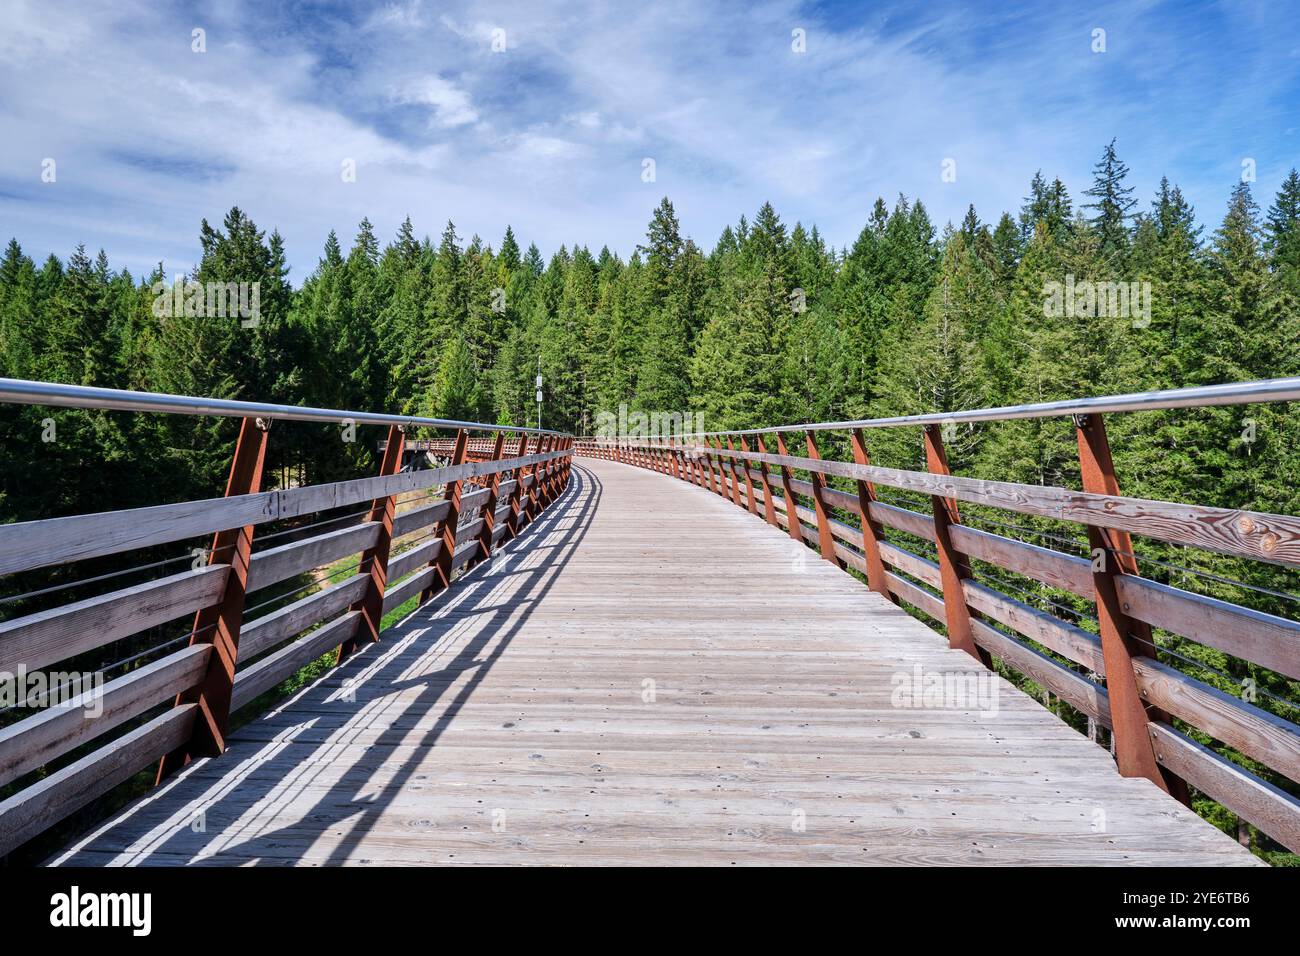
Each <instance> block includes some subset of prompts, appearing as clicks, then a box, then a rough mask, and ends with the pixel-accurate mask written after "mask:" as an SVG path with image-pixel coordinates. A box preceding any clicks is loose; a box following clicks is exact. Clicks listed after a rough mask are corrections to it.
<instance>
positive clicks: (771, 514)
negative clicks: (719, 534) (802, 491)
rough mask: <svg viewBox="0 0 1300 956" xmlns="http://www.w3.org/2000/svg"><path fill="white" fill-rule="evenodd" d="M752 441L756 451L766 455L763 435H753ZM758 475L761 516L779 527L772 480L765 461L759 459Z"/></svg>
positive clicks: (773, 525)
mask: <svg viewBox="0 0 1300 956" xmlns="http://www.w3.org/2000/svg"><path fill="white" fill-rule="evenodd" d="M754 441H755V443H756V445H757V446H758V453H759V454H760V455H766V454H767V445H765V444H763V436H762V435H757V436H755V438H754ZM758 476H759V477H758V482H759V484H760V485H762V486H763V517H764V518H766V519H767V523H768V524H770V525H771V526H772V527H774V528H779V527H781V523H780V522H779V521H777V520H776V504H775V502H773V501H772V482H771V480H770V475H769V473H768V470H767V462H765V461H760V462H759V463H758Z"/></svg>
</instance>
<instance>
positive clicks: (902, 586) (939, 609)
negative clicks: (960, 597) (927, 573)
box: [885, 571, 944, 624]
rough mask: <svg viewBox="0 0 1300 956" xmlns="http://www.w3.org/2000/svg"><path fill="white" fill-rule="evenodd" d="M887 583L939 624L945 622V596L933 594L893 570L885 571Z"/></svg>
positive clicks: (893, 591)
mask: <svg viewBox="0 0 1300 956" xmlns="http://www.w3.org/2000/svg"><path fill="white" fill-rule="evenodd" d="M885 583H886V585H887V586H888V587H889V590H890V592H891V593H893V594H895V595H896V596H897V597H898V598H900V599H901V600H903V601H906V602H907V603H908V604H910V605H912V606H913V607H915V608H917V609H918V610H921V611H924V612H925V613H926V614H928V615H929V616H930V617H932V618H934V620H935V621H936V622H938V623H939V624H943V622H944V616H943V598H941V597H939V596H938V595H935V594H931V593H930V592H929V591H927V590H926V589H925V588H923V587H921V586H920V585H919V584H913V583H912V582H911V581H909V580H907V579H906V578H903V577H900V576H898V575H897V574H895V573H894V572H893V571H886V572H885Z"/></svg>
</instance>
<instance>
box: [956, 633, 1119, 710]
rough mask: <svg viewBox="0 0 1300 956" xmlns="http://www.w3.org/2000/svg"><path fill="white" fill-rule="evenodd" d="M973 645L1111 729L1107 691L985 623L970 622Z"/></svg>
mask: <svg viewBox="0 0 1300 956" xmlns="http://www.w3.org/2000/svg"><path fill="white" fill-rule="evenodd" d="M971 630H972V632H973V633H974V635H975V640H976V642H978V643H979V645H980V646H981V647H983V648H985V649H986V650H987V651H988V652H989V653H990V654H992V655H993V656H995V657H1000V658H1001V659H1002V660H1003V661H1005V662H1006V663H1007V664H1009V665H1010V666H1011V667H1013V668H1015V669H1016V670H1018V671H1020V673H1022V674H1024V675H1025V676H1026V677H1028V678H1029V679H1030V680H1033V681H1035V682H1036V683H1039V684H1041V685H1042V686H1044V687H1046V688H1047V689H1048V690H1050V691H1051V692H1052V693H1053V694H1055V695H1056V696H1057V697H1059V698H1061V699H1062V700H1063V701H1065V702H1066V703H1067V704H1069V705H1070V706H1071V707H1073V708H1075V709H1076V710H1080V711H1082V712H1083V713H1085V714H1087V715H1088V716H1089V717H1092V718H1093V719H1094V720H1096V721H1097V722H1098V723H1100V724H1101V725H1102V726H1104V727H1109V726H1110V698H1109V697H1108V696H1107V694H1106V689H1105V688H1104V687H1102V686H1101V685H1100V684H1094V683H1093V682H1092V681H1090V680H1088V679H1087V678H1086V677H1082V676H1080V675H1079V674H1076V673H1074V671H1071V670H1068V669H1067V668H1064V667H1062V666H1061V665H1060V664H1058V663H1056V661H1054V660H1052V659H1051V658H1050V657H1048V656H1047V655H1046V654H1043V653H1041V652H1039V651H1036V650H1034V649H1033V648H1032V647H1030V646H1029V645H1027V644H1024V643H1022V642H1020V641H1018V640H1016V639H1015V638H1014V637H1011V636H1010V635H1009V634H1003V633H1002V632H1001V631H999V630H998V629H997V628H995V627H993V626H991V625H989V624H987V623H985V622H984V621H978V620H973V621H971Z"/></svg>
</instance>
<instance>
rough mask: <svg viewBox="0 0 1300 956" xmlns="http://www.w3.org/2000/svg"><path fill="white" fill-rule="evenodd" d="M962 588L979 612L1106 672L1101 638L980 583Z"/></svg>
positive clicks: (964, 583)
mask: <svg viewBox="0 0 1300 956" xmlns="http://www.w3.org/2000/svg"><path fill="white" fill-rule="evenodd" d="M962 586H963V588H964V589H965V591H966V603H967V604H969V605H970V606H971V607H973V608H975V610H977V611H979V612H980V613H982V614H987V615H988V616H989V617H990V618H992V619H993V620H995V621H997V622H998V623H999V624H1005V625H1006V626H1007V627H1009V628H1012V629H1013V630H1016V631H1019V632H1020V633H1021V634H1023V635H1025V637H1028V638H1030V639H1031V640H1033V641H1036V642H1038V643H1039V644H1042V645H1043V646H1044V647H1047V648H1050V649H1051V650H1053V651H1055V652H1056V653H1058V654H1060V655H1061V656H1062V657H1065V658H1068V659H1069V660H1072V661H1074V662H1075V663H1076V664H1082V665H1084V666H1085V667H1087V668H1088V669H1089V670H1091V671H1093V672H1094V673H1096V674H1099V675H1104V674H1105V673H1106V668H1105V664H1104V662H1103V661H1102V656H1101V642H1100V641H1099V640H1098V638H1097V635H1095V634H1090V633H1088V632H1087V631H1085V630H1083V629H1082V628H1079V627H1075V626H1074V625H1072V624H1068V623H1066V622H1065V621H1062V620H1061V619H1060V618H1058V617H1054V616H1052V615H1051V614H1048V613H1047V612H1046V611H1041V610H1039V609H1038V608H1036V607H1031V606H1030V605H1028V604H1025V603H1024V602H1022V601H1017V600H1015V599H1014V598H1010V597H1008V596H1007V595H1005V594H1003V593H1001V592H1000V591H995V590H993V589H992V588H989V587H985V586H984V585H983V584H980V583H979V582H977V581H963V582H962Z"/></svg>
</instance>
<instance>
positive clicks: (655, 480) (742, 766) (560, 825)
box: [55, 459, 1256, 865]
mask: <svg viewBox="0 0 1300 956" xmlns="http://www.w3.org/2000/svg"><path fill="white" fill-rule="evenodd" d="M573 478H574V480H573V482H572V483H571V485H570V487H569V489H568V491H567V493H566V495H565V498H564V499H563V500H562V501H560V502H558V503H557V504H556V505H555V506H554V507H553V508H551V509H549V510H548V511H547V512H545V513H544V514H543V516H542V517H541V518H540V519H539V520H538V522H537V523H536V524H535V525H534V526H532V527H530V528H529V529H528V531H527V532H526V533H525V534H524V535H522V536H521V537H520V538H519V539H517V540H516V541H515V542H513V543H512V544H511V545H510V546H509V547H507V548H506V549H504V551H502V552H500V553H499V554H498V557H497V558H496V559H495V560H494V561H493V562H492V563H491V564H490V565H483V566H481V567H479V568H477V569H475V570H474V571H473V572H471V574H470V575H469V576H468V577H466V578H465V579H464V580H463V581H462V582H461V583H460V584H459V585H458V586H457V587H456V588H454V589H453V590H452V591H451V592H450V593H446V594H444V595H442V596H440V597H439V598H438V599H437V600H436V601H435V602H433V603H432V604H431V605H430V606H428V607H426V608H423V609H421V610H420V611H418V612H417V613H416V614H414V615H413V616H412V617H410V618H408V619H407V620H406V621H404V622H403V623H402V624H400V625H399V626H398V627H396V628H395V629H393V630H390V631H388V632H387V633H386V634H385V639H384V641H383V642H382V643H381V644H379V645H375V646H372V647H370V648H368V649H367V650H366V651H365V652H363V653H361V654H359V655H357V656H356V657H355V658H353V659H352V660H351V661H350V662H348V663H347V664H345V665H344V666H343V667H341V668H339V669H337V670H334V671H331V672H330V673H329V674H328V675H327V676H326V677H325V678H323V679H322V680H320V681H319V682H317V683H316V684H314V685H312V686H310V687H308V688H306V689H304V690H303V691H302V692H300V693H299V694H297V695H296V696H295V697H294V698H292V699H291V700H289V701H288V702H286V703H285V704H284V705H283V706H281V707H280V708H278V709H277V710H275V711H273V712H271V713H269V714H267V715H266V716H264V717H261V718H259V719H257V720H255V721H253V722H252V723H250V724H247V725H245V726H244V727H243V728H242V729H241V730H240V731H239V732H238V733H237V734H236V735H235V736H234V739H233V743H232V746H231V748H230V750H229V751H228V752H227V753H226V754H225V755H224V756H222V757H221V758H219V759H214V760H204V761H200V762H198V763H196V764H195V765H193V766H192V767H190V768H189V769H188V770H186V771H185V772H183V773H181V774H180V775H178V776H177V777H176V778H175V779H173V780H172V781H171V782H169V783H168V784H166V785H165V786H164V787H162V788H160V789H159V790H157V791H155V792H153V793H151V794H150V795H149V796H147V797H146V798H144V799H142V800H139V801H137V802H136V803H134V804H132V805H130V806H128V807H127V808H125V809H124V810H123V811H122V812H121V813H119V814H118V815H117V816H116V817H114V818H113V819H111V820H110V821H109V822H107V823H106V824H104V825H102V826H100V827H99V828H98V829H96V830H95V831H93V832H92V833H91V834H89V835H88V836H87V837H85V838H84V839H82V840H80V841H79V842H77V843H76V844H74V845H73V846H72V847H70V848H69V850H68V851H66V852H65V853H63V854H61V855H60V856H59V857H58V858H57V860H56V861H55V862H58V863H65V864H67V863H71V864H80V865H98V864H171V865H176V864H189V863H204V864H230V865H235V864H252V863H258V864H300V865H321V864H330V863H351V864H429V863H471V864H474V863H477V864H502V863H554V864H582V863H626V864H673V863H705V864H721V865H727V864H741V865H743V864H791V863H831V864H839V863H849V864H858V863H885V864H895V863H922V864H923V863H930V864H969V863H985V864H1178V865H1195V864H1212V865H1234V864H1239V865H1250V864H1252V863H1255V862H1256V861H1255V858H1254V857H1252V856H1251V855H1250V854H1249V853H1247V852H1246V851H1245V850H1244V849H1242V848H1241V847H1239V846H1238V845H1237V844H1236V843H1235V842H1234V841H1233V840H1231V839H1230V838H1228V837H1226V836H1225V835H1224V834H1222V833H1220V832H1219V831H1218V830H1215V829H1214V828H1213V827H1211V826H1210V825H1209V824H1207V823H1205V822H1204V821H1202V820H1201V819H1199V818H1198V817H1197V816H1196V815H1195V814H1193V813H1191V812H1190V811H1188V810H1185V809H1183V808H1182V807H1181V806H1179V805H1178V804H1177V803H1176V802H1174V801H1173V800H1172V799H1170V798H1169V797H1167V796H1165V795H1164V794H1163V793H1161V792H1160V791H1159V790H1157V789H1156V788H1155V787H1154V786H1153V785H1152V784H1150V783H1148V782H1146V781H1144V780H1138V779H1123V778H1121V777H1119V776H1118V774H1117V773H1116V772H1115V769H1114V764H1113V762H1112V761H1111V760H1110V758H1109V757H1108V756H1107V754H1105V753H1104V752H1103V751H1102V750H1101V749H1099V748H1098V747H1097V746H1095V745H1094V744H1092V743H1090V742H1089V741H1088V740H1086V739H1085V738H1084V737H1082V736H1080V735H1079V734H1077V733H1075V732H1074V731H1072V730H1070V729H1069V728H1068V727H1066V726H1065V725H1064V724H1062V723H1061V722H1060V721H1059V720H1057V718H1055V717H1054V716H1052V715H1051V714H1049V713H1048V712H1047V711H1045V710H1044V709H1043V708H1042V707H1041V706H1040V705H1039V704H1038V703H1036V702H1035V701H1033V700H1031V699H1029V698H1028V697H1026V696H1024V695H1023V694H1021V693H1019V692H1018V691H1016V690H1015V689H1014V688H1013V687H1012V686H1011V685H1010V684H1008V683H1006V682H1002V681H999V682H998V687H999V696H998V709H997V713H996V715H995V716H988V715H981V714H980V713H978V712H976V711H975V710H958V709H903V708H897V707H894V706H892V704H891V694H892V693H893V690H894V679H895V676H896V675H900V674H902V675H911V674H913V673H914V669H915V668H916V667H917V666H918V665H919V666H920V667H921V668H923V670H924V672H926V673H935V672H943V673H969V672H970V671H971V669H972V666H973V665H972V662H971V660H970V658H969V657H967V656H966V655H964V654H961V653H959V652H956V651H951V650H949V649H948V648H947V646H946V642H945V641H944V639H943V638H941V637H940V636H938V635H937V634H935V633H934V632H933V631H931V630H930V629H928V628H927V627H925V626H924V625H923V624H921V623H920V622H918V621H916V620H914V619H912V618H910V617H909V616H907V615H906V614H905V613H904V612H902V611H901V610H899V609H898V608H896V607H895V606H894V605H892V604H890V603H888V602H887V601H885V600H884V599H883V598H881V597H879V596H878V595H875V594H873V593H871V592H869V591H868V590H867V589H866V588H865V587H864V586H863V585H861V584H860V583H858V582H857V581H855V580H854V579H852V578H851V577H850V576H849V575H847V574H844V573H842V572H840V571H838V570H836V569H834V568H833V567H831V566H830V565H829V564H827V563H826V562H823V561H821V560H820V559H818V558H817V556H816V555H815V554H814V553H813V552H811V551H809V550H807V549H803V548H801V547H799V546H797V545H795V544H794V543H793V542H792V541H791V540H790V539H789V538H788V537H787V536H785V535H784V534H783V533H781V532H779V531H778V530H776V529H773V528H772V527H770V526H768V525H766V524H765V523H763V522H761V521H758V520H755V519H754V518H752V517H751V516H749V515H748V514H747V513H746V512H744V511H743V510H741V509H738V508H736V507H735V506H734V505H732V504H730V503H728V502H725V501H723V500H722V499H720V498H719V497H717V496H716V495H713V494H711V493H709V492H707V491H705V490H703V489H701V488H698V487H693V486H690V485H687V484H685V483H682V482H677V481H672V480H670V479H668V478H665V477H663V476H659V475H655V474H652V473H650V472H647V471H643V470H640V469H636V468H632V467H629V466H626V465H620V464H615V463H612V462H608V461H594V460H590V459H581V460H579V462H578V464H577V465H576V466H575V468H574V476H573ZM649 681H653V685H651V684H649V683H647V682H649ZM651 687H653V700H647V699H646V698H647V697H649V696H650V695H649V693H648V691H649V690H650V689H651Z"/></svg>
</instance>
